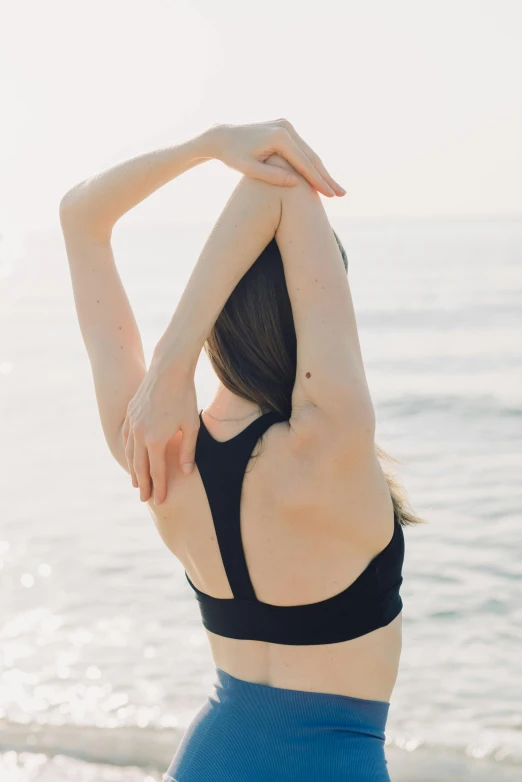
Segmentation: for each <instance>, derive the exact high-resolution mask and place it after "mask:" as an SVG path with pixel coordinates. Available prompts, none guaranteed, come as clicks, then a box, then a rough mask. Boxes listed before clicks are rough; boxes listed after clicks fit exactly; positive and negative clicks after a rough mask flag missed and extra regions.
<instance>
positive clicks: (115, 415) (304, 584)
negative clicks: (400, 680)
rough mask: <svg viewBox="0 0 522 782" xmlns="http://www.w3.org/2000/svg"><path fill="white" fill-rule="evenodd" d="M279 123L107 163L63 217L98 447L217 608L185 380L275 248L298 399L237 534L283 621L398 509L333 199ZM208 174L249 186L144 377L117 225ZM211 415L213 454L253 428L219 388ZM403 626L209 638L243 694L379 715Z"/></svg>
mask: <svg viewBox="0 0 522 782" xmlns="http://www.w3.org/2000/svg"><path fill="white" fill-rule="evenodd" d="M280 123H281V121H277V122H276V124H272V123H263V124H262V125H261V126H259V125H255V126H217V127H213V128H212V129H210V131H205V132H204V133H203V134H201V136H198V137H196V138H195V139H191V140H190V141H188V142H185V143H184V144H181V145H177V146H176V147H172V148H168V149H166V150H159V151H158V152H155V153H151V154H150V155H145V156H142V157H141V158H137V159H133V160H132V161H128V162H127V163H123V164H120V165H119V166H116V167H114V168H112V169H109V171H107V172H104V173H103V174H101V175H99V176H98V177H94V178H93V179H91V180H87V181H86V182H83V183H80V185H78V186H76V188H73V189H72V190H71V191H69V193H67V194H66V196H64V199H62V203H61V208H60V217H61V221H62V228H63V232H64V238H65V243H66V248H67V254H68V259H69V266H70V271H71V277H72V282H73V291H74V296H75V302H76V308H77V312H78V318H79V322H80V328H81V330H82V334H83V337H84V340H85V344H86V347H87V351H88V355H89V359H90V361H91V367H92V370H93V376H94V383H95V390H96V396H97V401H98V407H99V411H100V417H101V421H102V426H103V430H104V433H105V436H106V439H107V443H108V445H109V448H110V449H111V452H112V453H113V455H114V457H115V458H116V460H117V461H118V462H119V464H121V466H122V467H123V468H124V469H126V470H127V471H128V472H129V474H130V475H131V477H132V479H133V483H134V485H135V486H137V487H138V486H139V489H140V497H141V499H142V501H145V502H147V507H148V508H149V511H150V513H151V516H152V518H153V520H154V523H155V524H156V527H157V529H158V532H159V534H160V535H161V537H162V539H163V540H164V542H165V544H166V545H167V546H168V548H169V549H170V550H171V551H172V552H173V553H174V554H175V556H176V557H177V558H178V559H179V560H180V561H181V563H182V564H183V566H184V567H185V569H186V570H187V573H188V575H189V577H190V578H191V580H192V581H193V583H194V584H195V585H196V586H197V587H198V588H199V589H201V590H202V591H204V592H207V593H208V594H211V595H213V596H215V597H231V596H232V593H231V591H230V587H229V585H228V580H227V578H226V574H225V572H224V569H223V564H222V561H221V558H220V554H219V548H218V545H217V541H216V537H215V530H214V527H213V522H212V517H211V514H210V510H209V507H208V502H207V499H206V495H205V492H204V489H203V485H202V482H201V478H200V476H199V471H198V470H197V468H196V469H194V464H193V461H194V449H195V443H196V437H197V433H198V428H199V418H198V409H197V400H196V394H195V388H194V371H195V368H196V363H197V360H198V357H199V354H200V351H201V349H202V346H203V344H204V341H205V339H206V337H207V335H208V333H209V331H210V329H211V328H212V325H213V324H214V322H215V319H216V318H217V316H218V314H219V312H220V311H221V309H222V307H223V305H224V303H225V302H226V300H227V298H228V296H229V295H230V293H231V292H232V290H233V289H234V287H235V285H236V284H237V282H238V280H239V279H241V277H242V276H243V275H244V274H245V272H246V271H247V270H248V268H250V266H251V265H252V263H253V262H254V261H255V260H256V258H257V257H258V256H259V254H260V252H261V251H262V250H263V249H264V247H266V245H267V244H268V242H269V241H270V240H271V239H272V238H274V237H275V238H276V241H277V243H278V246H279V249H280V251H281V255H282V259H283V264H284V267H285V277H286V280H287V286H288V290H289V295H290V299H291V302H292V311H293V313H294V322H295V326H296V333H297V343H298V351H297V352H298V355H297V372H296V383H295V387H294V391H293V394H292V415H291V418H290V420H289V421H287V422H286V421H285V422H282V423H279V424H276V425H274V426H273V427H271V428H270V429H269V431H268V432H267V434H266V436H265V438H264V443H263V448H262V451H261V453H260V454H259V455H258V456H257V457H256V459H255V460H254V461H253V467H252V469H250V468H249V470H248V473H247V475H246V476H245V481H244V484H243V491H242V506H241V532H242V539H243V546H244V549H245V556H246V559H247V564H248V567H249V571H250V574H251V578H252V582H253V585H254V589H255V591H256V594H257V597H258V599H260V600H262V601H264V602H268V603H272V604H274V605H296V604H303V603H311V602H317V601H319V600H324V599H326V598H328V597H330V596H332V595H334V594H337V593H338V592H340V591H342V590H343V589H345V588H346V587H347V586H348V585H349V584H350V583H352V582H353V581H354V580H355V579H356V578H357V576H358V575H359V574H360V573H361V572H362V571H363V570H364V568H365V567H366V565H367V564H368V563H369V562H370V561H371V559H373V557H375V556H376V554H378V553H379V552H380V551H381V550H382V549H383V548H384V547H385V546H386V545H387V543H388V542H389V540H390V538H391V535H392V532H393V507H392V503H391V499H390V495H389V491H388V488H387V484H386V481H385V478H384V476H383V474H382V470H381V468H380V464H379V462H378V460H377V458H376V455H375V449H374V439H373V438H374V427H375V417H374V411H373V406H372V403H371V399H370V395H369V391H368V386H367V383H366V377H365V373H364V367H363V361H362V355H361V351H360V345H359V340H358V334H357V327H356V323H355V315H354V311H353V305H352V301H351V294H350V289H349V285H348V281H347V278H346V274H345V271H344V267H343V266H342V261H341V259H340V256H339V249H338V246H337V243H336V241H335V238H334V236H333V232H332V230H331V226H330V224H329V222H328V219H327V217H326V214H325V212H324V208H323V206H322V202H321V200H320V197H319V192H321V193H322V194H323V195H327V196H330V195H333V194H334V193H335V192H337V193H338V194H339V195H341V194H342V192H341V189H340V188H339V186H338V185H337V184H336V183H335V182H334V181H333V180H332V178H331V177H330V175H329V174H328V173H327V172H326V171H325V170H324V167H323V166H322V163H321V162H320V161H319V160H318V158H317V157H316V156H315V155H314V153H313V152H311V150H309V148H308V147H307V146H306V145H305V144H304V142H302V140H301V139H300V137H299V136H298V135H297V133H296V132H295V131H294V130H293V128H292V127H291V126H290V127H288V126H281V124H280ZM274 146H277V147H278V149H276V150H274V149H273V148H274ZM283 154H284V157H283ZM213 157H214V158H218V159H221V160H223V162H225V163H226V164H227V165H231V166H232V167H233V168H236V169H237V170H243V169H246V170H245V171H244V173H245V176H244V177H243V178H242V179H241V180H240V182H239V183H238V185H237V186H236V188H235V189H234V191H233V193H232V195H231V196H230V198H229V200H228V202H227V204H226V206H225V208H224V210H223V212H222V214H221V215H220V217H219V219H218V221H217V223H216V225H215V226H214V228H213V230H212V232H211V234H210V236H209V237H208V239H207V242H206V244H205V246H204V248H203V250H202V252H201V255H200V257H199V259H198V261H197V264H196V266H195V268H194V270H193V272H192V274H191V277H190V279H189V281H188V283H187V286H186V288H185V291H184V292H183V295H182V297H181V299H180V301H179V303H178V306H177V307H176V311H175V313H174V315H173V317H172V320H171V322H170V324H169V326H168V327H167V329H166V331H165V333H164V335H163V336H162V337H161V339H160V341H159V343H158V345H157V347H156V350H155V352H154V356H153V359H152V361H151V366H150V367H149V368H148V369H147V367H146V366H145V361H144V358H143V350H142V347H141V339H140V336H139V331H138V328H137V325H136V322H135V320H134V317H133V314H132V310H131V307H130V304H129V302H128V299H127V297H126V295H125V291H124V290H123V286H122V284H121V280H120V278H119V276H118V273H117V269H116V266H115V264H114V258H113V255H112V249H111V246H110V235H111V231H112V226H113V225H114V223H115V221H116V220H117V219H119V217H121V215H122V214H124V213H125V211H127V210H128V209H130V208H131V207H132V206H133V205H134V204H135V203H139V201H141V200H143V198H145V197H146V196H147V195H149V194H150V193H152V192H154V190H156V189H157V188H158V187H160V186H161V185H162V184H165V182H167V181H170V180H171V179H172V178H174V177H175V176H177V175H179V174H180V173H183V171H186V170H188V169H189V168H191V167H192V166H193V165H197V164H198V163H199V162H203V161H204V160H208V159H211V158H213ZM260 160H262V161H264V162H260ZM240 166H242V168H240ZM289 176H291V177H293V179H291V180H289V179H288V177H289ZM327 182H329V183H330V184H331V185H332V187H334V190H333V191H330V190H329V189H328V186H327V185H326V183H327ZM207 411H208V414H209V415H207V414H205V417H204V420H205V424H206V425H207V428H208V429H209V430H210V432H211V434H212V435H213V436H214V437H215V438H216V439H218V440H226V439H229V438H230V437H232V436H234V435H235V434H237V433H238V432H239V431H241V430H242V429H243V428H244V427H245V426H246V425H247V424H248V423H249V422H250V421H252V420H254V418H255V417H256V416H257V415H259V412H260V411H259V410H258V409H257V408H256V406H255V405H253V404H251V403H250V402H248V401H246V400H244V399H241V398H239V397H237V396H235V395H234V394H232V393H231V392H230V391H228V390H227V389H226V388H224V387H223V386H222V385H220V386H219V387H218V391H217V393H216V396H215V398H214V400H213V401H212V403H211V404H210V405H209V406H208V408H207ZM216 419H217V420H216ZM187 461H188V462H189V463H190V464H191V469H190V470H189V471H188V472H186V473H185V472H184V471H183V468H182V465H184V464H185V463H186V462H187ZM152 490H154V494H158V503H157V504H156V503H154V501H153V496H152ZM401 623H402V620H401V615H399V616H398V617H397V618H396V619H395V620H394V621H393V622H391V623H390V624H389V625H387V626H386V627H383V628H379V629H377V630H375V631H374V632H372V633H368V634H366V635H364V636H362V637H360V638H357V639H353V640H350V641H346V642H342V643H336V644H326V645H317V646H313V645H312V646H303V647H296V646H285V645H279V644H268V643H265V642H258V641H240V640H236V639H228V638H222V637H219V636H216V635H214V634H212V633H208V637H209V641H210V644H211V648H212V653H213V656H214V661H215V663H216V665H217V666H218V667H220V668H222V669H223V670H226V671H228V672H229V673H231V674H232V675H234V676H237V677H238V678H243V679H245V680H248V681H254V682H259V683H264V684H269V685H271V686H276V687H288V688H294V689H303V690H311V691H320V692H333V693H338V694H345V695H352V696H354V697H360V698H369V699H374V700H383V701H388V700H389V698H390V695H391V692H392V689H393V686H394V684H395V680H396V676H397V670H398V663H399V656H400V649H401Z"/></svg>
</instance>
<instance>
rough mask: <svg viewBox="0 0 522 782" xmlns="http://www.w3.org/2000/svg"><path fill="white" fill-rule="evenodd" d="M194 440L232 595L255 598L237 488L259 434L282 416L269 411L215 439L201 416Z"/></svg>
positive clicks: (239, 494)
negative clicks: (232, 433)
mask: <svg viewBox="0 0 522 782" xmlns="http://www.w3.org/2000/svg"><path fill="white" fill-rule="evenodd" d="M201 413H202V411H201V410H200V413H199V419H200V428H199V432H198V439H197V443H196V459H195V460H196V464H197V467H198V470H199V473H200V475H201V480H202V481H203V486H204V488H205V492H206V494H207V499H208V504H209V506H210V512H211V514H212V519H213V521H214V529H215V531H216V538H217V542H218V545H219V550H220V553H221V559H222V560H223V566H224V568H225V573H226V574H227V578H228V583H229V584H230V589H231V591H232V594H233V595H234V597H235V598H241V599H242V600H253V601H257V598H256V595H255V592H254V587H253V586H252V581H251V580H250V575H249V572H248V567H247V563H246V559H245V552H244V549H243V541H242V539H241V521H240V506H241V490H242V486H243V479H244V476H245V472H246V469H247V466H248V462H249V460H250V457H251V455H252V451H253V450H254V446H255V445H256V443H257V441H258V440H259V438H260V437H261V436H262V435H263V434H264V433H265V432H266V430H267V429H268V428H269V427H270V426H272V424H274V423H276V422H277V421H284V420H285V418H284V416H282V415H280V414H279V413H277V412H275V411H273V412H269V413H264V414H263V415H261V416H260V417H259V418H256V419H255V421H252V423H250V424H249V425H248V426H247V427H246V428H245V429H243V431H242V432H240V433H239V434H238V435H236V436H235V437H232V438H231V439H230V440H225V441H224V442H219V441H218V440H215V439H214V438H213V437H212V435H211V434H210V432H209V431H208V429H207V428H206V426H205V424H204V423H203V419H202V417H201Z"/></svg>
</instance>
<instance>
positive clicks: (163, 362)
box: [150, 336, 199, 376]
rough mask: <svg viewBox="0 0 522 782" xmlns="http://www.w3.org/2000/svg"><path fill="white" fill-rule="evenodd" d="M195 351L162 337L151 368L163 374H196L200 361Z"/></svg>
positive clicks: (153, 356) (155, 349) (156, 348)
mask: <svg viewBox="0 0 522 782" xmlns="http://www.w3.org/2000/svg"><path fill="white" fill-rule="evenodd" d="M198 358H199V353H198V355H195V354H194V351H193V350H192V351H191V350H188V349H187V348H185V347H183V346H182V345H179V344H178V343H176V342H172V341H169V340H168V339H167V338H166V337H165V336H164V337H162V338H161V339H160V341H159V342H158V344H157V345H156V347H155V348H154V353H153V355H152V360H151V364H150V366H151V369H153V370H154V371H155V372H157V373H158V374H162V375H170V374H175V375H180V374H181V375H186V376H189V375H192V376H193V375H194V373H195V371H196V366H197V363H198Z"/></svg>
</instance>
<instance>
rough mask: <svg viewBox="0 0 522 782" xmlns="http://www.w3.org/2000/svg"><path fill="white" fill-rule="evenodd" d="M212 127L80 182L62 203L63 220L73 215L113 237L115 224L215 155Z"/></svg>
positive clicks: (94, 230) (97, 232) (93, 229)
mask: <svg viewBox="0 0 522 782" xmlns="http://www.w3.org/2000/svg"><path fill="white" fill-rule="evenodd" d="M212 139H213V134H212V130H211V129H209V130H206V131H204V132H203V133H201V134H200V135H198V136H195V137H194V138H191V139H189V140H188V141H184V142H182V143H180V144H175V145H172V146H169V147H164V148H161V149H158V150H154V151H153V152H148V153H145V154H143V155H139V156H137V157H134V158H131V159H130V160H126V161H124V162H122V163H118V164H116V165H114V166H112V167H111V168H109V169H107V170H106V171H103V172H102V173H100V174H97V175H95V176H93V177H91V178H89V179H86V180H84V181H83V182H80V183H79V184H77V185H76V186H75V187H73V188H71V190H69V191H68V192H67V193H66V195H65V196H64V197H63V199H62V201H61V204H60V215H61V218H62V221H63V220H64V218H65V219H67V218H69V219H73V220H74V221H75V223H76V224H77V225H81V226H82V228H85V229H86V230H89V231H90V232H91V233H93V234H95V235H96V236H97V237H98V238H100V239H110V236H111V231H112V228H113V226H114V224H115V223H116V222H117V221H118V220H119V219H120V217H122V216H123V215H124V214H125V213H126V212H128V211H129V210H130V209H132V208H133V207H134V206H136V205H137V204H139V203H140V202H141V201H143V200H144V199H145V198H147V197H148V196H149V195H151V194H152V193H154V192H155V191H156V190H158V189H159V188H160V187H162V186H163V185H165V184H166V183H167V182H170V181H171V180H173V179H175V178H176V177H177V176H179V175H180V174H183V173H184V172H185V171H188V170H189V169H191V168H193V167H194V166H196V165H199V164H200V163H203V162H204V161H205V160H210V159H211V158H212V157H213V155H212Z"/></svg>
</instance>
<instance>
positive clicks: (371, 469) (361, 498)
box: [149, 409, 402, 701]
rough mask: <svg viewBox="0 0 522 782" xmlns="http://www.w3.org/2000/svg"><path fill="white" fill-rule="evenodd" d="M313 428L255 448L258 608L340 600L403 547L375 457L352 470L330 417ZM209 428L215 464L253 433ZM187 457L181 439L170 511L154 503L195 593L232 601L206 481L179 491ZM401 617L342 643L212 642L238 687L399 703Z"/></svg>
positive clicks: (252, 489) (314, 417) (370, 452)
mask: <svg viewBox="0 0 522 782" xmlns="http://www.w3.org/2000/svg"><path fill="white" fill-rule="evenodd" d="M303 416H306V423H305V425H304V426H303V425H301V426H300V432H301V433H302V432H303V431H305V432H306V433H307V436H306V437H303V436H302V434H301V435H300V436H297V435H296V434H295V432H294V431H293V430H292V428H291V426H290V423H289V422H288V421H281V422H279V423H273V424H272V425H271V426H270V427H269V428H268V429H267V431H266V433H265V434H264V435H263V436H262V438H261V440H260V441H259V442H258V443H257V444H256V446H255V448H254V451H253V457H254V458H252V459H251V461H250V462H249V466H248V469H247V472H246V473H245V475H244V480H243V483H242V489H241V495H240V496H241V506H240V511H241V512H240V526H241V540H242V543H243V550H244V554H245V559H246V563H247V567H248V573H249V575H250V580H251V582H252V586H253V588H254V591H255V596H256V597H257V599H258V600H260V601H262V602H263V603H269V604H271V605H275V606H296V605H303V604H311V603H317V602H319V601H325V600H327V599H328V598H331V597H333V596H334V595H338V594H339V593H341V592H343V590H346V589H347V587H349V586H350V585H351V584H353V582H355V580H356V579H357V578H358V577H360V576H361V574H362V573H363V572H364V571H365V569H366V568H367V566H368V565H369V563H370V562H371V561H372V560H373V559H374V558H375V557H376V556H377V555H379V554H380V552H382V551H383V550H384V549H385V548H386V547H387V546H388V545H389V544H390V541H391V540H392V537H393V535H394V524H395V519H394V511H393V506H392V502H391V498H390V494H389V491H388V486H387V483H386V480H385V478H384V475H383V473H382V470H381V467H380V464H379V462H378V459H377V457H376V455H375V450H374V449H373V448H364V447H361V448H360V449H359V451H358V452H357V453H356V454H353V458H352V460H351V463H350V465H349V469H347V465H346V464H345V463H343V462H342V461H340V460H339V459H338V454H337V452H336V450H335V449H334V448H332V447H331V445H330V443H331V442H332V437H331V434H332V433H331V432H329V431H328V427H327V424H326V423H325V421H324V420H323V419H322V417H321V414H320V412H319V411H317V412H315V411H312V410H311V409H308V410H307V411H306V413H303ZM201 422H202V423H201V430H203V431H200V433H199V438H198V441H199V439H200V438H201V436H202V435H206V436H208V437H209V438H210V439H211V441H212V442H214V443H215V447H214V449H213V454H212V456H213V457H214V456H215V458H216V459H217V460H223V459H224V458H226V452H227V450H229V449H228V447H227V446H225V448H224V449H223V447H221V448H220V444H221V446H222V444H223V442H224V441H228V442H229V443H230V442H231V441H232V440H235V439H236V438H237V437H238V435H240V433H241V432H243V431H244V430H245V429H246V428H247V427H245V422H244V421H239V422H236V423H228V422H227V423H225V422H217V421H215V420H212V419H210V418H208V417H207V416H206V414H205V413H203V414H202V418H201ZM300 423H301V422H300ZM247 426H249V425H247ZM321 426H322V428H321ZM178 448H179V438H178V437H175V438H173V440H172V441H171V443H170V445H169V450H168V455H167V458H168V467H169V473H168V474H169V476H170V483H169V487H168V493H167V501H166V503H164V504H163V505H162V506H161V507H160V508H157V507H156V506H154V504H153V503H149V508H150V509H151V512H152V515H153V517H154V519H155V523H156V525H157V527H158V530H159V532H160V534H161V536H162V538H163V540H164V541H165V543H166V545H167V546H168V547H169V549H170V550H171V551H172V552H173V553H174V554H175V555H176V556H177V557H178V558H179V560H180V561H181V562H182V564H183V566H184V567H185V569H186V572H187V575H188V577H189V578H190V581H191V582H192V584H193V585H194V587H195V588H196V589H197V590H200V591H201V592H202V593H204V594H205V595H210V596H212V597H214V598H220V599H227V598H229V599H230V598H232V597H233V593H232V590H231V588H230V585H229V582H228V579H227V575H226V572H225V568H224V565H223V561H222V557H221V552H220V547H219V542H218V539H217V535H216V530H215V526H214V523H213V518H212V513H211V509H210V507H209V501H208V499H207V494H206V492H205V487H204V485H203V482H202V478H201V474H200V471H199V470H196V471H194V473H193V474H192V475H191V476H189V478H186V477H183V479H181V480H180V477H182V476H181V472H180V471H179V454H178ZM209 469H211V468H209ZM401 534H402V532H401ZM355 599H357V596H356V595H354V596H353V597H352V598H351V600H352V601H353V600H355ZM359 599H360V598H359ZM370 608H371V607H369V608H368V610H370ZM401 616H402V615H401V614H400V613H399V614H398V615H397V616H396V617H395V618H394V619H393V620H392V621H391V622H390V623H389V624H387V625H386V626H384V627H378V628H377V629H375V630H373V631H372V632H368V633H365V634H364V635H360V636H359V637H356V638H351V639H350V640H347V641H341V642H337V643H313V644H288V643H271V642H267V641H259V640H243V639H238V638H229V637H225V636H224V635H218V634H216V633H213V632H210V631H207V632H208V637H209V640H210V644H211V648H212V653H213V656H214V660H215V663H216V667H217V668H220V669H222V670H224V671H226V672H228V673H229V674H231V675H232V676H235V677H237V678H239V679H244V680H246V681H250V682H255V683H260V684H267V685H270V686H272V687H281V688H289V689H299V690H309V691H315V692H328V693H337V694H344V695H351V696H353V697H357V698H366V699H372V700H382V701H389V698H390V695H391V692H392V690H393V686H394V684H395V681H396V677H397V670H398V663H399V656H400V650H401V624H402V621H401Z"/></svg>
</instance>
